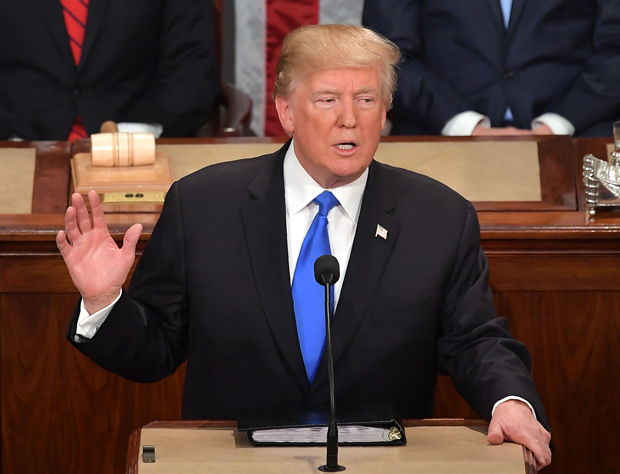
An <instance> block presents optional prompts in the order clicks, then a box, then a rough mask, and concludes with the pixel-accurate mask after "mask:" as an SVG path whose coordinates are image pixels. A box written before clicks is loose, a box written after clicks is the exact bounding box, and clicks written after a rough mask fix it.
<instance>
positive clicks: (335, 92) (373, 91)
mask: <svg viewBox="0 0 620 474" xmlns="http://www.w3.org/2000/svg"><path fill="white" fill-rule="evenodd" d="M325 94H328V95H329V94H333V95H340V92H339V91H338V90H337V89H319V90H318V91H314V92H313V93H312V94H311V97H316V96H320V95H325ZM361 94H376V95H379V91H378V90H377V89H376V88H374V87H363V88H361V89H358V90H356V91H355V93H354V95H356V96H357V95H361Z"/></svg>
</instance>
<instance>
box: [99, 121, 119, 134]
mask: <svg viewBox="0 0 620 474" xmlns="http://www.w3.org/2000/svg"><path fill="white" fill-rule="evenodd" d="M99 130H100V131H101V133H118V127H117V126H116V122H112V121H111V120H107V121H106V122H103V123H102V124H101V128H100V129H99Z"/></svg>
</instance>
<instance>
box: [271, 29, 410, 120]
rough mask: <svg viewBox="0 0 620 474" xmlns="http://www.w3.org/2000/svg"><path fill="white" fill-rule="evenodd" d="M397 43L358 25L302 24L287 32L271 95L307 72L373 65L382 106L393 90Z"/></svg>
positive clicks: (285, 91) (282, 91)
mask: <svg viewBox="0 0 620 474" xmlns="http://www.w3.org/2000/svg"><path fill="white" fill-rule="evenodd" d="M399 60H400V51H399V49H398V46H396V45H395V44H394V43H392V42H391V41H389V40H388V39H386V38H384V37H383V36H381V35H379V34H377V33H375V32H374V31H372V30H369V29H367V28H363V27H361V26H353V25H306V26H302V27H301V28H297V29H296V30H293V31H292V32H290V33H289V34H288V36H287V37H286V38H285V39H284V42H283V43H282V52H281V53H280V58H279V59H278V71H277V75H276V82H275V89H274V92H273V98H274V99H275V98H276V97H278V96H282V97H284V96H287V95H288V94H289V93H290V92H291V91H292V90H293V89H294V88H295V87H297V86H298V85H299V83H300V82H302V81H303V80H304V79H305V78H306V77H307V76H308V75H309V74H311V73H313V72H317V71H323V70H327V69H333V68H339V67H376V68H377V70H378V71H379V77H380V80H381V96H382V100H383V103H384V105H385V107H386V109H390V108H391V106H392V95H393V94H394V90H395V89H396V63H397V62H398V61H399Z"/></svg>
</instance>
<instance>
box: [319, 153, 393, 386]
mask: <svg viewBox="0 0 620 474" xmlns="http://www.w3.org/2000/svg"><path fill="white" fill-rule="evenodd" d="M382 171H383V169H382V168H381V165H380V164H378V163H377V162H373V163H372V164H371V166H370V170H369V175H368V183H367V185H366V190H365V191H364V198H363V201H362V210H361V213H360V217H359V220H358V224H357V230H356V232H355V239H354V241H353V248H352V249H351V257H350V258H349V264H348V266H347V273H346V275H345V279H344V282H343V286H342V291H341V293H340V299H339V301H338V307H337V308H336V313H335V314H334V319H333V323H332V345H333V349H334V365H336V364H337V363H338V360H339V359H340V357H341V356H342V354H343V353H344V351H345V350H346V347H347V345H348V344H349V341H350V340H351V338H352V337H353V335H354V334H355V331H356V329H357V326H358V325H359V323H360V321H361V320H362V317H363V316H364V314H365V313H366V310H367V309H368V305H369V304H370V300H371V298H372V296H373V294H374V292H375V289H376V288H377V286H378V284H379V281H380V280H381V275H382V274H383V269H384V267H385V265H386V263H387V260H388V257H389V255H390V252H391V251H392V247H393V245H394V243H395V242H396V239H397V238H398V230H399V223H398V221H397V220H396V219H394V218H393V217H392V216H391V212H392V211H393V210H394V208H395V205H396V204H395V203H396V201H395V199H394V195H393V193H392V190H391V188H390V187H389V186H388V184H387V183H386V182H385V181H384V177H383V172H382ZM377 225H380V226H382V227H383V228H384V229H387V231H388V233H387V238H385V239H384V238H382V237H381V236H376V235H375V234H376V231H377ZM326 379H327V357H326V354H323V358H322V360H321V364H320V365H319V368H318V370H317V374H316V377H315V379H314V383H313V384H312V387H311V389H310V393H308V398H310V397H312V395H313V394H314V392H316V390H317V389H318V387H319V386H320V385H321V383H322V382H325V381H326Z"/></svg>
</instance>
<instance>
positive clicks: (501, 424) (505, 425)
mask: <svg viewBox="0 0 620 474" xmlns="http://www.w3.org/2000/svg"><path fill="white" fill-rule="evenodd" d="M487 440H488V441H489V443H491V444H502V443H503V442H504V441H512V442H514V443H519V444H522V445H523V446H525V447H526V448H528V449H529V450H530V451H531V452H532V454H534V457H535V458H536V469H537V470H540V469H542V468H543V467H545V466H547V465H549V464H550V463H551V450H550V449H549V442H550V441H551V434H549V432H548V431H547V430H546V429H545V428H543V426H542V425H541V424H540V423H539V422H538V421H537V420H536V418H534V415H533V414H532V410H531V409H530V407H528V406H527V405H526V404H525V403H523V402H520V401H518V400H508V401H506V402H503V403H500V404H499V405H498V406H497V408H495V413H493V418H492V419H491V423H490V424H489V432H488V436H487Z"/></svg>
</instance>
